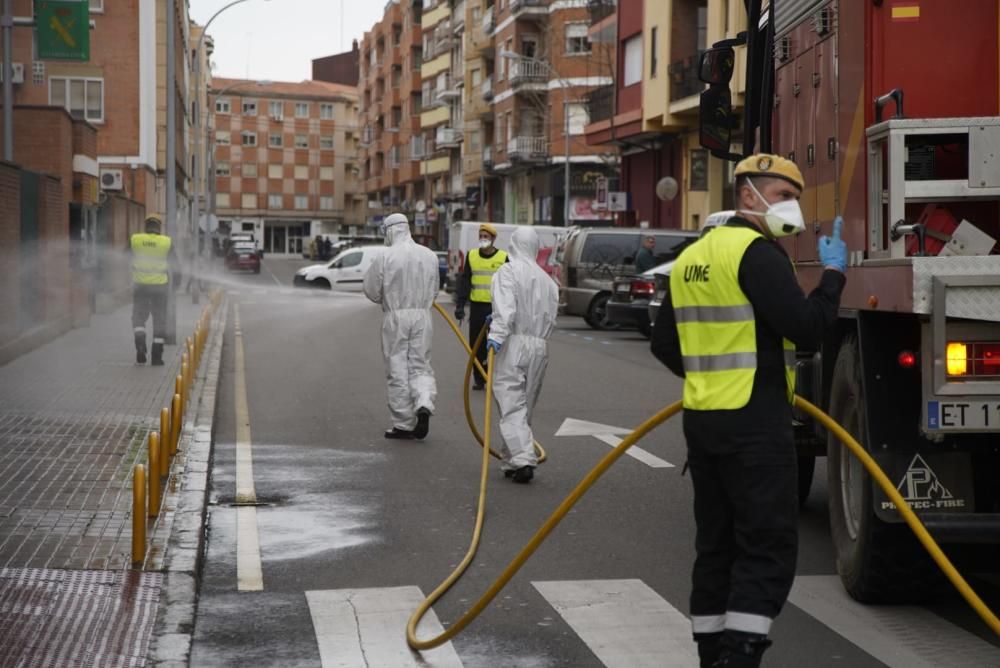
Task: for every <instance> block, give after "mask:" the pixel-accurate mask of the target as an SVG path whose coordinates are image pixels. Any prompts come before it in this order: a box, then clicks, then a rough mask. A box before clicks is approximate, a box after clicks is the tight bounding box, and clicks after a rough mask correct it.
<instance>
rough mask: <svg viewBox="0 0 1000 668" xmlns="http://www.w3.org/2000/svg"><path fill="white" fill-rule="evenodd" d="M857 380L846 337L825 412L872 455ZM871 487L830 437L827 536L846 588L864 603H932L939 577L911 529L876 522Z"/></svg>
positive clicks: (852, 342)
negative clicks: (928, 600) (829, 537)
mask: <svg viewBox="0 0 1000 668" xmlns="http://www.w3.org/2000/svg"><path fill="white" fill-rule="evenodd" d="M861 377H862V374H861V357H860V353H859V348H858V340H857V337H856V336H854V335H849V336H848V337H846V338H845V339H844V341H843V343H842V344H841V347H840V351H839V352H838V354H837V361H836V363H835V365H834V369H833V379H832V383H831V387H830V409H829V411H828V412H829V415H830V417H832V418H833V419H834V420H835V421H837V422H838V423H839V424H840V425H841V426H843V427H844V429H846V430H847V431H848V433H850V434H851V436H853V437H854V438H855V439H857V441H858V442H859V443H861V444H862V445H863V446H864V447H865V448H866V449H867V450H868V451H869V452H871V447H870V444H869V443H868V434H867V433H866V408H867V407H866V403H865V397H864V395H863V388H862V381H861ZM874 484H875V483H874V482H872V480H871V477H870V476H869V475H868V473H867V471H865V469H864V466H863V465H862V464H861V462H860V461H858V459H857V458H856V457H854V456H853V455H852V454H851V452H850V450H849V449H848V448H847V446H845V445H842V444H841V443H840V441H839V440H837V438H836V437H835V436H834V435H833V434H832V433H831V434H830V435H829V436H828V438H827V488H828V490H829V495H830V498H829V511H830V532H831V534H832V538H833V545H834V551H835V553H836V562H837V572H838V573H839V574H840V579H841V582H843V584H844V588H845V589H846V590H847V593H849V594H850V595H851V597H852V598H854V599H855V600H857V601H861V602H863V603H900V602H914V601H919V600H926V599H928V598H931V597H933V596H934V595H935V594H936V593H938V592H939V591H940V588H941V585H942V582H943V578H942V576H941V574H940V572H939V571H938V570H937V567H936V566H935V565H934V563H933V561H932V560H931V559H930V557H929V556H928V555H927V554H926V552H925V551H924V549H923V548H922V547H921V546H920V544H919V542H918V541H917V540H916V538H915V537H914V536H913V534H912V533H911V531H910V529H909V527H907V526H906V525H905V524H890V523H887V522H883V521H882V520H880V519H879V518H878V517H877V516H876V514H875V509H874V506H873V504H874Z"/></svg>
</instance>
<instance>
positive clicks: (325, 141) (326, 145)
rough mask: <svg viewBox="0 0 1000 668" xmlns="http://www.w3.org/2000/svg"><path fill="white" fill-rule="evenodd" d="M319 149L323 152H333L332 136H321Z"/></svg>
mask: <svg viewBox="0 0 1000 668" xmlns="http://www.w3.org/2000/svg"><path fill="white" fill-rule="evenodd" d="M319 147H320V148H321V149H324V150H333V135H323V136H322V137H320V138H319Z"/></svg>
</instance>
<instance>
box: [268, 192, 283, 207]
mask: <svg viewBox="0 0 1000 668" xmlns="http://www.w3.org/2000/svg"><path fill="white" fill-rule="evenodd" d="M267 208H268V209H280V208H281V195H268V196H267Z"/></svg>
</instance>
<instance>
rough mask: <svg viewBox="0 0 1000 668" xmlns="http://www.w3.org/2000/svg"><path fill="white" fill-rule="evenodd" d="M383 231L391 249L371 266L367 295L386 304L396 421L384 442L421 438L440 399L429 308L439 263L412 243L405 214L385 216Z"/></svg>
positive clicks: (385, 339) (386, 351)
mask: <svg viewBox="0 0 1000 668" xmlns="http://www.w3.org/2000/svg"><path fill="white" fill-rule="evenodd" d="M383 228H384V229H383V233H384V234H385V245H386V246H388V247H389V248H388V250H386V251H385V252H384V253H382V254H380V255H379V256H378V257H376V258H375V259H374V260H373V261H372V265H371V267H369V269H368V272H367V273H366V274H365V282H364V291H365V296H366V297H368V299H370V300H372V301H373V302H375V303H376V304H381V305H382V312H383V315H382V355H383V357H384V358H385V371H386V383H387V385H388V395H389V396H388V399H389V413H390V415H391V416H392V427H391V428H390V429H387V430H386V432H385V437H386V438H396V439H413V438H417V439H422V438H424V437H425V436H427V431H428V427H429V425H430V417H431V414H432V413H433V412H434V398H435V396H436V395H437V384H436V382H435V380H434V370H433V369H432V368H431V338H432V335H433V332H434V328H433V326H432V325H431V312H430V309H431V306H432V305H433V303H434V298H435V297H436V296H437V293H438V280H439V277H438V259H437V256H436V255H435V254H434V252H433V251H431V250H430V249H429V248H426V247H425V246H419V245H417V243H416V242H414V241H413V238H412V237H411V236H410V226H409V222H408V221H407V219H406V216H404V215H403V214H401V213H394V214H391V215H389V216H387V217H386V219H385V222H384V223H383Z"/></svg>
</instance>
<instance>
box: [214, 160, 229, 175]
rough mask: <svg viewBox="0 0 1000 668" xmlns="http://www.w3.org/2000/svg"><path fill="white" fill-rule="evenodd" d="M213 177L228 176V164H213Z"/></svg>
mask: <svg viewBox="0 0 1000 668" xmlns="http://www.w3.org/2000/svg"><path fill="white" fill-rule="evenodd" d="M215 175H216V176H229V163H228V162H218V163H216V164H215Z"/></svg>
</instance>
